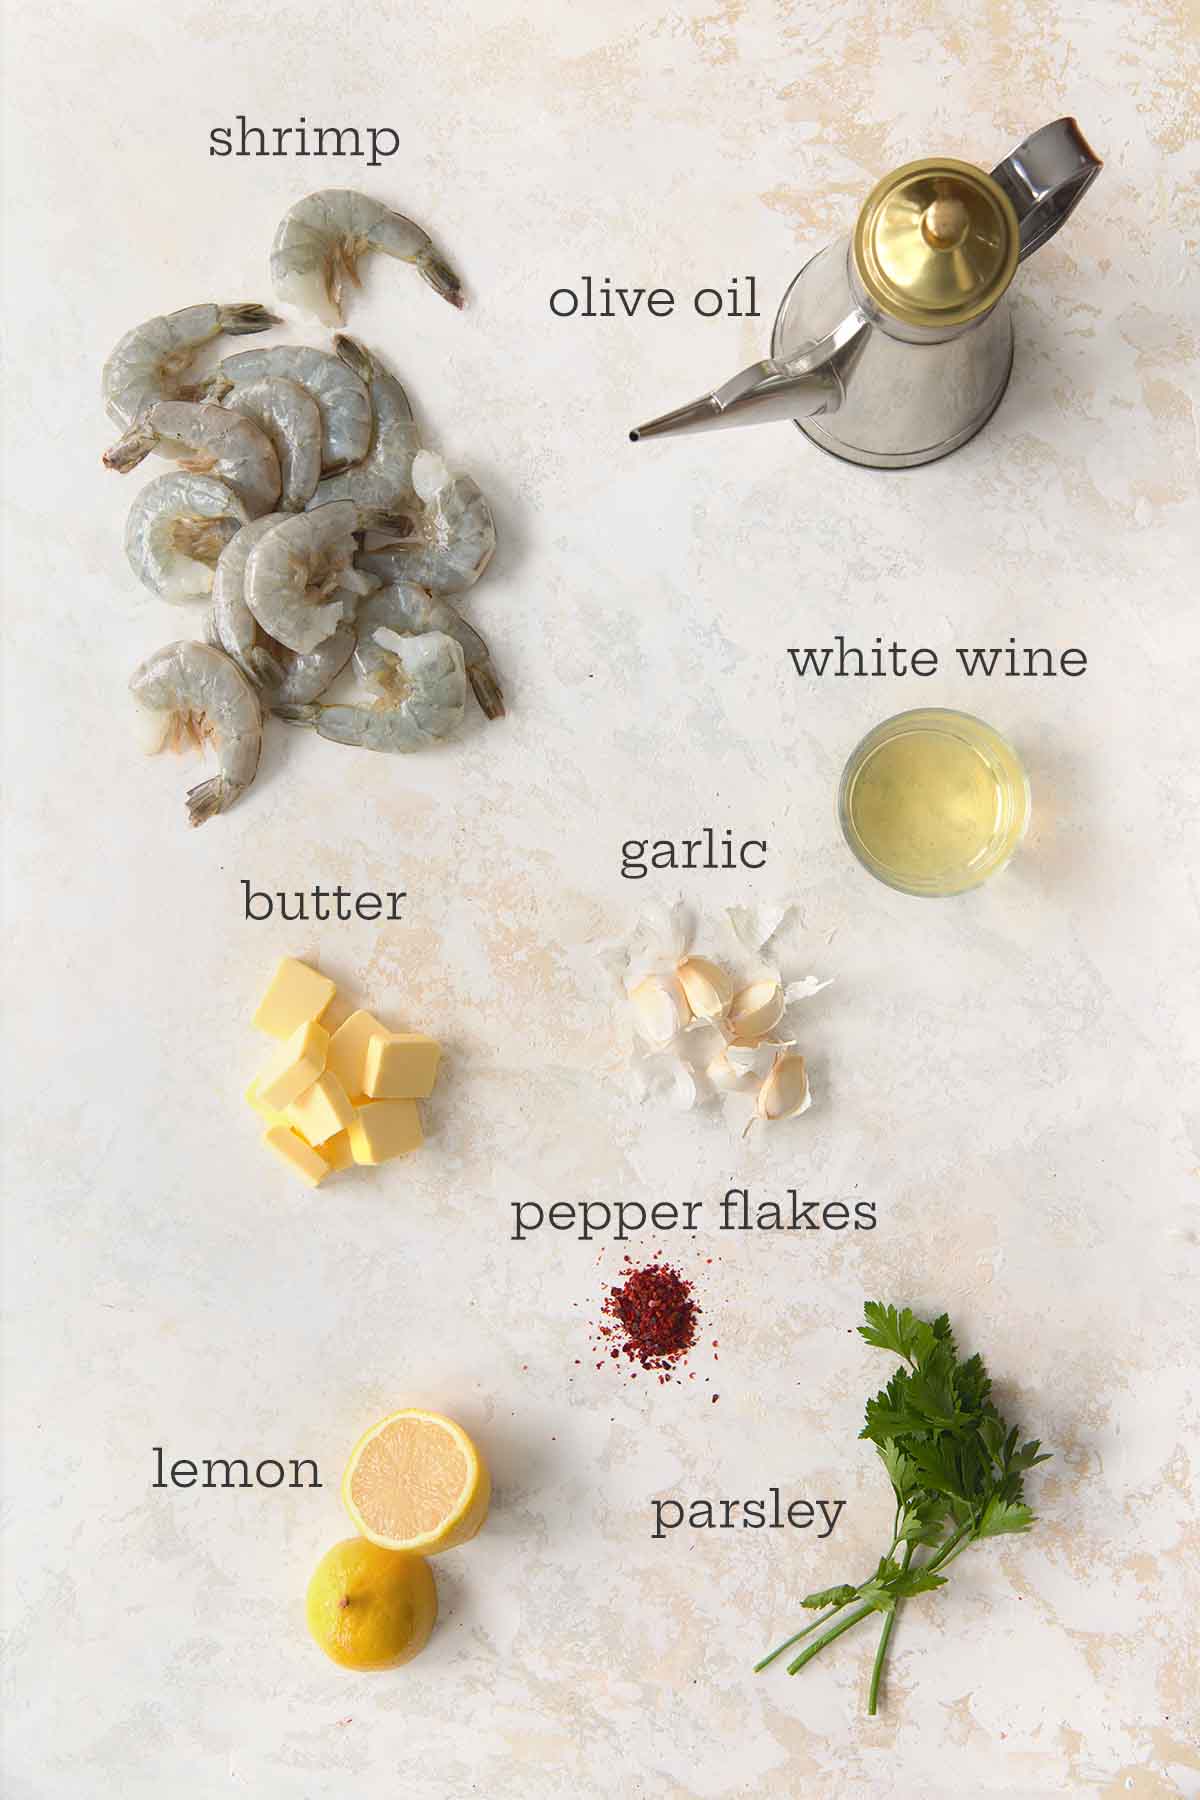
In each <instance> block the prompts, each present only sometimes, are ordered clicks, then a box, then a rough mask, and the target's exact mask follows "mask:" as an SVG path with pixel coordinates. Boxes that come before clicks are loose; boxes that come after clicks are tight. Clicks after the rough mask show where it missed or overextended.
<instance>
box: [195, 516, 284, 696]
mask: <svg viewBox="0 0 1200 1800" xmlns="http://www.w3.org/2000/svg"><path fill="white" fill-rule="evenodd" d="M292 516H293V515H292V514H291V513H266V514H265V515H264V516H263V517H262V518H261V519H254V520H253V521H252V522H251V523H250V524H249V525H243V526H242V529H241V530H240V531H239V532H238V534H237V536H236V537H234V538H230V540H229V542H228V543H227V544H226V546H225V548H224V549H223V550H222V552H221V554H220V557H219V558H218V561H217V567H216V570H215V572H214V574H213V585H212V612H211V613H210V614H209V630H208V639H209V642H210V643H212V644H216V645H217V646H218V647H219V648H220V649H222V650H224V652H225V654H226V656H232V658H233V660H234V662H235V663H236V664H237V665H238V668H239V669H241V671H242V673H243V674H245V675H248V676H249V678H250V680H251V681H253V682H254V683H255V685H256V686H257V685H259V684H261V682H262V680H263V674H262V669H261V666H260V662H259V657H260V654H261V652H262V650H263V649H264V648H267V649H277V648H279V646H277V645H276V644H275V641H274V639H273V638H269V637H267V635H266V633H265V632H264V631H262V630H261V629H260V627H259V623H258V620H257V619H256V618H255V617H254V614H253V613H252V612H251V611H250V608H249V607H248V606H247V605H246V563H247V560H248V559H249V556H250V552H251V550H253V548H254V546H255V544H257V543H258V542H259V541H260V539H262V538H264V537H265V536H266V534H267V532H268V531H270V530H272V529H273V527H274V526H276V525H281V524H282V523H283V521H284V520H285V519H288V518H291V517H292Z"/></svg>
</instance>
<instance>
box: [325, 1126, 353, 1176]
mask: <svg viewBox="0 0 1200 1800" xmlns="http://www.w3.org/2000/svg"><path fill="white" fill-rule="evenodd" d="M321 1155H322V1156H323V1157H324V1158H325V1161H326V1162H327V1163H328V1164H329V1167H330V1168H331V1169H333V1170H338V1169H349V1168H352V1167H353V1166H354V1152H353V1150H351V1148H350V1133H349V1132H348V1131H339V1132H338V1134H337V1136H336V1137H331V1138H328V1139H327V1140H326V1141H325V1143H323V1144H322V1145H321Z"/></svg>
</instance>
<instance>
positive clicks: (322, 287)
mask: <svg viewBox="0 0 1200 1800" xmlns="http://www.w3.org/2000/svg"><path fill="white" fill-rule="evenodd" d="M368 250H382V251H383V252H384V254H385V255H386V256H395V257H398V258H399V260H400V261H401V262H407V263H412V264H413V265H414V266H415V267H416V269H417V272H418V273H419V274H420V275H421V276H422V277H423V279H424V280H426V281H427V282H428V283H429V285H430V287H431V288H433V289H434V291H435V293H438V294H440V295H441V296H442V299H443V300H448V301H449V302H450V304H451V306H459V307H461V306H462V304H463V295H462V284H461V282H460V281H459V279H458V276H457V275H456V274H455V273H454V270H453V269H452V268H450V266H449V265H448V264H447V263H446V262H444V261H443V259H442V258H441V257H440V256H439V255H438V253H437V251H436V250H435V249H434V247H433V240H432V239H431V238H430V236H429V233H428V232H426V231H422V229H421V227H420V226H419V225H415V224H414V223H413V221H412V220H411V219H406V218H405V217H404V215H403V213H398V212H393V211H392V209H391V208H390V207H388V206H384V205H383V204H382V202H381V201H379V200H372V199H371V198H370V196H369V195H367V194H358V193H355V192H354V190H353V189H352V188H323V189H322V190H321V191H320V193H317V194H309V195H308V196H307V198H306V199H304V200H298V201H297V202H296V204H295V206H293V207H292V208H291V209H290V210H289V211H288V212H286V213H284V215H283V218H282V219H281V220H280V222H279V227H278V230H277V231H276V233H275V242H274V243H273V244H272V245H271V281H272V284H273V286H274V288H275V292H276V293H277V294H278V296H279V298H280V299H281V300H283V301H285V302H286V303H287V304H288V305H290V306H298V307H299V308H300V309H301V311H302V312H308V313H315V314H316V316H317V318H318V319H322V320H324V322H325V324H327V325H340V324H341V322H342V307H341V300H342V282H343V280H349V281H351V282H353V284H354V286H355V287H358V286H359V285H360V282H359V277H358V260H359V258H360V257H361V256H362V255H364V254H365V253H366V252H367V251H368Z"/></svg>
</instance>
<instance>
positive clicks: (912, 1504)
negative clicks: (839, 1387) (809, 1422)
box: [755, 1300, 1049, 1713]
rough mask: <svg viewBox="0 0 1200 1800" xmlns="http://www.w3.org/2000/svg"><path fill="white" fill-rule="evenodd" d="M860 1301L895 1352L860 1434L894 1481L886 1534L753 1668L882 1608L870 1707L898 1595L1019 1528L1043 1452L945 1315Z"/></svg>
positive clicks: (879, 1338) (926, 1588) (875, 1340)
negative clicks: (853, 1573)
mask: <svg viewBox="0 0 1200 1800" xmlns="http://www.w3.org/2000/svg"><path fill="white" fill-rule="evenodd" d="M864 1310H865V1312H866V1319H867V1322H866V1324H865V1325H860V1326H859V1328H858V1329H859V1335H860V1336H861V1337H863V1338H865V1339H866V1341H867V1343H868V1344H874V1345H875V1346H877V1348H879V1349H880V1350H890V1351H892V1352H893V1354H894V1355H896V1356H898V1357H899V1358H900V1360H901V1367H900V1368H898V1369H897V1370H896V1372H895V1374H894V1375H893V1376H892V1378H891V1380H890V1381H889V1382H888V1384H887V1386H886V1387H885V1388H883V1389H881V1391H880V1392H879V1393H878V1394H876V1395H875V1397H874V1398H873V1399H871V1400H868V1401H867V1417H866V1423H865V1424H864V1426H863V1428H862V1431H861V1432H860V1433H859V1436H860V1437H864V1438H868V1439H869V1440H870V1441H871V1442H872V1443H873V1444H874V1445H875V1449H876V1451H877V1453H878V1455H879V1458H880V1460H881V1461H882V1463H883V1466H884V1468H885V1469H886V1470H887V1475H888V1480H889V1481H890V1482H891V1484H892V1492H893V1494H894V1495H895V1498H896V1512H895V1518H894V1520H893V1523H892V1541H891V1543H890V1544H889V1545H888V1548H887V1550H886V1551H885V1552H884V1554H883V1555H882V1556H881V1557H880V1559H879V1563H878V1566H877V1567H876V1569H875V1572H874V1574H872V1575H870V1576H868V1578H867V1580H866V1581H861V1582H859V1583H858V1585H857V1586H854V1585H852V1584H851V1583H849V1582H845V1583H843V1584H842V1585H841V1586H839V1587H831V1588H822V1589H821V1591H820V1592H819V1593H816V1594H809V1595H808V1597H807V1599H805V1600H804V1601H803V1602H802V1605H803V1606H805V1607H806V1608H808V1609H809V1610H810V1611H815V1612H816V1613H818V1615H819V1616H818V1617H817V1618H815V1619H814V1620H813V1621H812V1623H811V1624H809V1625H806V1626H805V1627H804V1628H803V1630H801V1631H797V1632H795V1633H794V1634H793V1636H791V1637H790V1638H788V1639H787V1640H786V1642H785V1643H782V1644H780V1645H779V1647H778V1649H776V1650H772V1652H771V1654H770V1655H769V1656H764V1657H763V1659H762V1661H761V1662H760V1663H757V1664H756V1665H755V1668H756V1670H757V1669H765V1668H766V1667H767V1665H768V1663H773V1662H774V1661H775V1658H776V1657H777V1656H782V1655H783V1653H784V1651H785V1650H790V1649H791V1648H792V1646H793V1644H799V1643H800V1642H802V1640H803V1639H805V1638H810V1637H812V1634H813V1633H814V1632H818V1633H819V1635H818V1636H817V1637H815V1638H812V1642H811V1643H809V1644H806V1645H805V1647H804V1649H803V1650H801V1651H800V1652H799V1654H798V1655H797V1656H795V1657H794V1658H793V1660H792V1661H791V1662H790V1663H789V1664H788V1674H789V1675H795V1674H796V1673H797V1672H798V1671H799V1670H800V1669H802V1668H803V1667H804V1665H805V1663H810V1662H811V1661H812V1659H813V1657H814V1656H819V1655H820V1653H821V1651H822V1650H824V1649H825V1648H826V1647H827V1645H829V1644H832V1643H833V1641H834V1639H835V1638H839V1637H841V1636H842V1634H843V1632H847V1631H850V1630H852V1628H853V1627H854V1626H855V1625H858V1624H860V1623H861V1622H862V1620H863V1619H866V1618H868V1617H869V1616H870V1615H871V1614H872V1613H882V1615H883V1629H882V1631H881V1633H880V1637H879V1648H878V1649H877V1651H876V1653H875V1666H874V1668H873V1669H872V1671H871V1687H870V1693H869V1696H868V1699H867V1711H868V1713H874V1712H875V1710H876V1707H877V1704H878V1700H879V1684H880V1680H881V1678H882V1676H883V1670H884V1664H885V1662H886V1661H887V1653H888V1645H889V1644H890V1642H891V1637H892V1631H893V1629H894V1627H895V1623H896V1614H897V1612H898V1610H899V1608H900V1605H901V1603H902V1602H903V1601H905V1600H911V1599H912V1598H913V1597H914V1595H916V1594H927V1593H931V1592H932V1591H933V1590H934V1589H935V1588H940V1587H945V1585H946V1575H945V1573H944V1571H945V1570H946V1569H948V1568H949V1567H950V1565H951V1563H953V1562H954V1561H955V1560H956V1558H958V1557H959V1556H961V1555H962V1553H963V1551H964V1550H969V1549H970V1547H971V1545H972V1544H977V1543H979V1542H981V1540H982V1539H984V1538H993V1537H1001V1536H1003V1535H1005V1534H1006V1533H1008V1532H1014V1531H1028V1530H1029V1527H1030V1526H1031V1525H1032V1524H1033V1522H1034V1515H1033V1513H1032V1511H1031V1510H1030V1508H1029V1507H1028V1506H1027V1505H1026V1504H1025V1488H1024V1477H1025V1473H1026V1471H1027V1470H1029V1469H1032V1468H1033V1467H1034V1466H1035V1465H1036V1464H1037V1463H1041V1462H1047V1461H1048V1460H1049V1455H1048V1453H1047V1452H1043V1451H1042V1448H1041V1445H1040V1444H1039V1442H1038V1440H1037V1439H1036V1438H1034V1439H1031V1440H1030V1441H1029V1442H1027V1443H1023V1444H1022V1443H1018V1437H1019V1435H1020V1434H1019V1432H1018V1430H1017V1427H1016V1426H1015V1425H1014V1426H1013V1427H1012V1428H1011V1429H1010V1428H1009V1426H1008V1424H1007V1423H1006V1421H1005V1420H1004V1419H1003V1418H1002V1417H1001V1416H1000V1413H999V1412H998V1411H997V1409H996V1407H995V1406H994V1405H993V1404H992V1401H991V1398H990V1395H991V1389H992V1383H991V1379H990V1377H989V1375H988V1372H987V1370H986V1369H985V1368H984V1366H983V1361H982V1359H981V1358H980V1357H978V1356H971V1357H968V1358H966V1359H965V1360H962V1359H960V1357H959V1354H958V1348H957V1346H956V1344H955V1342H954V1333H953V1332H952V1331H951V1329H950V1321H949V1319H948V1318H947V1317H946V1314H945V1313H943V1314H942V1315H941V1317H940V1318H937V1319H934V1320H933V1321H932V1323H928V1322H927V1321H926V1320H924V1319H917V1318H914V1316H913V1314H912V1313H911V1312H910V1310H909V1309H908V1307H905V1308H904V1309H903V1311H901V1312H897V1310H896V1308H895V1307H894V1306H884V1305H883V1304H882V1303H881V1302H880V1301H878V1300H868V1301H867V1303H866V1307H865V1309H864Z"/></svg>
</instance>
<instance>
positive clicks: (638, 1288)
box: [596, 1256, 700, 1382]
mask: <svg viewBox="0 0 1200 1800" xmlns="http://www.w3.org/2000/svg"><path fill="white" fill-rule="evenodd" d="M625 1263H626V1265H627V1266H628V1273H627V1274H626V1275H625V1277H624V1279H623V1280H622V1281H620V1282H618V1283H617V1284H616V1285H615V1286H613V1287H611V1288H610V1289H609V1290H608V1293H607V1295H606V1297H605V1300H604V1304H603V1306H602V1308H601V1311H602V1313H603V1315H604V1318H603V1322H602V1323H601V1324H600V1326H599V1333H600V1336H601V1337H602V1338H604V1339H605V1340H606V1341H607V1342H608V1343H609V1345H610V1346H611V1347H610V1349H609V1352H608V1354H609V1357H610V1358H611V1359H612V1360H613V1361H614V1362H616V1361H619V1360H620V1358H621V1357H623V1356H624V1357H627V1358H628V1360H629V1361H630V1362H631V1363H636V1364H637V1368H634V1369H630V1371H629V1373H630V1375H631V1376H633V1377H636V1375H637V1372H638V1369H639V1368H640V1369H645V1370H647V1371H648V1372H649V1373H651V1374H656V1375H657V1376H658V1379H659V1381H660V1382H665V1381H670V1380H671V1379H672V1377H673V1372H674V1369H675V1366H676V1364H677V1363H679V1362H680V1361H681V1360H682V1359H683V1357H685V1356H686V1355H687V1353H688V1351H689V1350H690V1349H691V1348H692V1345H693V1344H694V1343H695V1342H696V1332H697V1327H698V1324H699V1320H700V1308H699V1306H698V1305H697V1303H696V1301H695V1299H694V1298H693V1294H692V1284H691V1282H690V1281H688V1280H687V1279H686V1277H685V1276H683V1275H681V1274H680V1273H679V1270H678V1269H673V1268H671V1267H670V1265H669V1264H665V1263H661V1262H651V1263H646V1264H643V1266H642V1267H641V1268H634V1267H633V1259H632V1258H631V1257H628V1256H627V1257H626V1258H625ZM596 1366H597V1368H602V1367H603V1364H601V1363H598V1364H597V1365H596Z"/></svg>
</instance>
